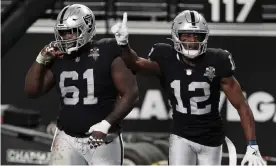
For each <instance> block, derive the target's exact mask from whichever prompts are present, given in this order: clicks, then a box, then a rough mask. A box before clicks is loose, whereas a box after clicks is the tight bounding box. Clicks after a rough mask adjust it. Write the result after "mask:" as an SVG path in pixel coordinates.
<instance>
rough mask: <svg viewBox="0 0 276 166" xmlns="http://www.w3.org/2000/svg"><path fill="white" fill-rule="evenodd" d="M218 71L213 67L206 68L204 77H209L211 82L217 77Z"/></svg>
mask: <svg viewBox="0 0 276 166" xmlns="http://www.w3.org/2000/svg"><path fill="white" fill-rule="evenodd" d="M215 72H216V69H215V68H214V67H212V66H209V67H206V70H205V73H204V76H206V77H208V78H209V80H210V81H213V78H214V77H215V76H216V75H215Z"/></svg>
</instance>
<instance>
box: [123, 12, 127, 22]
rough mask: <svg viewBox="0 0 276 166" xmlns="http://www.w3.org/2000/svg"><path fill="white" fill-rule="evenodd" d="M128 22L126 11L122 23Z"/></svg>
mask: <svg viewBox="0 0 276 166" xmlns="http://www.w3.org/2000/svg"><path fill="white" fill-rule="evenodd" d="M126 23H127V12H124V15H123V21H122V24H123V25H126Z"/></svg>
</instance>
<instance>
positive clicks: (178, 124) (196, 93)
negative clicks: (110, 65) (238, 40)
mask: <svg viewBox="0 0 276 166" xmlns="http://www.w3.org/2000/svg"><path fill="white" fill-rule="evenodd" d="M126 20H127V14H126V13H125V14H124V19H123V21H122V22H118V23H117V24H115V25H114V26H113V27H112V29H111V31H112V32H113V33H114V34H115V38H116V40H117V43H118V44H119V45H121V46H122V47H124V48H125V49H124V51H123V52H124V53H123V59H124V61H125V62H126V64H127V65H128V67H129V68H131V69H132V70H134V71H136V72H140V73H145V74H147V75H148V74H151V75H155V76H158V77H159V79H160V82H161V85H162V86H163V87H164V89H165V92H166V94H167V95H168V96H169V99H170V103H171V105H172V108H173V122H172V123H173V124H172V131H171V136H170V149H169V164H170V165H220V164H221V157H222V143H223V140H224V138H225V134H224V129H223V123H222V118H221V115H220V113H219V109H218V107H219V99H220V89H222V90H223V91H224V92H225V94H226V96H227V98H228V99H229V101H230V102H231V103H232V105H233V106H234V107H235V108H236V109H237V111H238V113H239V115H240V118H241V124H242V127H243V130H244V133H245V137H246V140H247V141H248V146H247V151H246V154H245V156H244V158H243V161H242V165H244V164H245V163H246V162H249V165H252V164H253V165H265V164H266V163H265V161H264V160H263V159H262V157H261V155H260V152H259V148H258V145H257V142H256V136H255V125H254V118H253V114H252V111H251V109H250V107H249V105H248V103H247V101H246V99H245V97H244V96H243V94H242V90H241V87H240V85H239V83H238V81H237V80H236V79H235V77H234V72H235V68H236V67H235V63H234V61H233V58H232V56H231V53H229V52H228V51H226V50H223V49H218V48H207V42H208V37H209V29H208V25H207V22H206V21H205V19H204V18H203V16H202V15H201V14H199V13H198V12H196V11H190V10H185V11H183V12H181V13H180V14H178V15H177V16H176V17H175V19H174V20H173V23H172V26H171V35H172V39H171V40H172V41H173V43H174V45H169V44H164V43H158V44H155V45H154V46H153V47H152V49H151V51H150V53H149V56H148V59H144V58H141V57H138V56H137V55H136V53H135V52H134V51H133V50H132V49H131V48H130V47H129V45H128V31H127V25H126V22H127V21H126Z"/></svg>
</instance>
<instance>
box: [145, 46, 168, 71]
mask: <svg viewBox="0 0 276 166" xmlns="http://www.w3.org/2000/svg"><path fill="white" fill-rule="evenodd" d="M170 50H171V49H170V46H169V45H168V44H164V43H157V44H154V45H153V47H152V48H151V50H150V52H149V54H148V59H149V60H151V61H155V62H157V63H158V65H159V67H160V68H164V66H165V61H166V55H169V54H170Z"/></svg>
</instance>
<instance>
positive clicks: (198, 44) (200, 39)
mask: <svg viewBox="0 0 276 166" xmlns="http://www.w3.org/2000/svg"><path fill="white" fill-rule="evenodd" d="M186 36H194V37H192V38H194V39H193V40H189V38H190V37H187V40H185V38H186ZM172 37H173V42H174V48H175V50H176V51H177V52H179V53H181V54H183V55H184V56H186V57H187V58H190V59H193V58H195V57H197V56H199V55H201V54H203V53H204V52H205V51H206V49H207V40H208V34H207V33H203V32H202V33H198V32H189V31H179V32H177V33H174V34H173V35H172ZM183 39H184V40H183Z"/></svg>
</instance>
